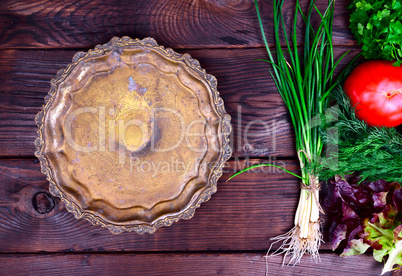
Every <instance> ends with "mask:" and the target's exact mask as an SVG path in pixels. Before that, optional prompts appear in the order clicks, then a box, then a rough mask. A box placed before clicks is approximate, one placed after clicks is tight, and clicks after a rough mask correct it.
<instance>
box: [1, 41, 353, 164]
mask: <svg viewBox="0 0 402 276" xmlns="http://www.w3.org/2000/svg"><path fill="white" fill-rule="evenodd" d="M350 49H351V50H352V52H351V53H350V54H349V55H348V56H347V58H346V59H345V60H344V62H342V63H341V64H340V66H339V68H343V67H344V66H345V63H346V62H347V61H349V60H350V59H351V58H353V57H354V56H355V54H356V53H357V51H358V49H356V48H349V47H345V48H338V49H337V55H338V56H339V55H340V54H342V53H344V52H346V51H347V50H350ZM75 52H76V51H67V50H46V51H40V50H2V51H0V99H1V100H0V156H9V157H12V156H33V153H34V151H35V148H34V144H33V143H34V140H35V137H36V129H37V127H36V125H35V122H34V118H35V115H36V114H37V113H38V112H39V111H40V109H41V106H42V105H43V103H44V100H43V98H44V97H45V95H47V93H48V91H49V89H50V79H51V78H53V77H54V76H55V75H56V73H57V71H58V70H60V69H62V68H64V67H65V66H66V65H67V64H68V63H70V62H71V59H72V56H73V55H74V53H75ZM179 52H181V53H184V52H188V53H190V54H191V55H192V56H193V57H194V58H196V59H198V60H199V61H200V63H201V65H202V67H203V68H204V69H206V71H207V72H208V73H209V74H212V75H214V76H216V78H217V80H218V90H219V91H220V94H221V96H222V98H223V99H224V101H225V106H226V110H227V112H228V113H229V114H230V115H231V116H232V125H233V134H232V136H231V140H232V141H231V143H232V148H233V149H234V153H233V156H235V157H269V156H275V157H294V156H295V155H296V153H295V149H294V138H293V133H292V128H291V126H290V123H289V118H288V115H287V112H286V108H285V107H284V105H283V102H282V99H281V98H280V96H279V94H278V93H277V90H276V87H275V85H274V82H273V80H272V79H271V77H270V76H269V66H268V65H267V63H265V62H261V61H256V59H258V58H264V57H265V56H266V53H265V51H264V49H262V48H256V49H209V50H186V51H184V50H179Z"/></svg>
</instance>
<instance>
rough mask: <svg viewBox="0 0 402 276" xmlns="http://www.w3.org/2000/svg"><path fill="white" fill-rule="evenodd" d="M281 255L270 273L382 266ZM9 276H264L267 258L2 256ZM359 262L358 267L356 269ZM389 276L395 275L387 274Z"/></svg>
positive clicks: (350, 273)
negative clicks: (286, 261)
mask: <svg viewBox="0 0 402 276" xmlns="http://www.w3.org/2000/svg"><path fill="white" fill-rule="evenodd" d="M281 262H282V259H281V256H276V257H270V258H268V272H269V274H268V275H289V276H291V275H295V276H312V275H313V276H319V275H326V276H338V275H342V276H370V275H373V276H374V275H380V274H381V263H374V262H373V260H372V257H371V256H367V255H363V256H353V257H349V258H340V257H338V256H336V255H334V254H328V253H325V254H322V255H321V263H319V264H314V263H312V261H311V260H309V257H308V256H305V257H303V259H302V263H301V264H300V265H297V266H285V267H282V266H281ZM0 263H1V264H2V271H3V272H7V274H9V275H13V274H14V275H42V274H45V275H66V274H72V275H155V276H157V275H163V276H164V275H186V276H187V275H205V276H210V275H230V276H233V275H242V276H243V275H250V276H252V275H256V276H257V275H258V276H261V275H265V271H266V264H265V256H264V255H263V254H257V253H251V254H234V253H230V254H213V253H190V254H188V253H182V254H174V253H172V254H124V255H117V254H52V255H47V254H46V255H30V254H29V255H17V254H12V255H1V256H0ZM356 264H358V265H356ZM384 275H385V276H389V275H391V273H387V274H384Z"/></svg>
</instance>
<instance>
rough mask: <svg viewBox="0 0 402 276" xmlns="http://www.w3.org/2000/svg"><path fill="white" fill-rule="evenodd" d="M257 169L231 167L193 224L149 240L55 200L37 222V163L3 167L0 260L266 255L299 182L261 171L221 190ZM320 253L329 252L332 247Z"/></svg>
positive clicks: (289, 220)
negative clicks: (27, 255) (83, 216)
mask: <svg viewBox="0 0 402 276" xmlns="http://www.w3.org/2000/svg"><path fill="white" fill-rule="evenodd" d="M262 162H267V160H258V159H249V160H243V161H240V160H237V161H235V160H232V161H230V162H228V163H227V166H226V167H225V170H224V175H223V176H222V178H221V179H220V181H219V183H218V192H217V193H216V194H214V195H213V196H212V198H211V200H210V201H208V202H206V203H204V204H202V205H201V207H200V208H199V209H197V211H196V212H195V216H194V218H192V219H191V220H181V221H179V222H177V223H174V224H173V225H172V226H170V227H164V228H161V229H158V230H157V231H156V233H155V234H152V235H150V234H145V235H140V234H136V233H122V234H120V235H113V234H111V233H110V232H109V231H108V230H107V229H105V228H101V227H99V226H93V225H92V224H90V223H89V222H88V221H86V220H77V219H75V218H74V216H73V214H71V213H69V212H67V210H66V208H65V206H64V204H63V203H61V202H60V200H58V199H57V198H56V199H55V202H56V206H55V207H54V209H52V210H51V211H50V212H48V213H44V214H40V213H39V212H37V211H36V210H35V208H34V207H35V206H34V205H33V204H32V198H33V197H34V196H35V195H36V194H37V193H38V192H47V189H48V182H47V181H46V179H45V177H44V175H43V174H42V173H41V172H40V165H39V164H38V162H37V161H36V160H0V225H1V227H0V240H1V241H2V242H1V243H0V253H12V252H42V251H44V252H62V251H64V252H70V251H76V252H84V251H108V252H110V251H114V252H120V251H187V250H191V251H207V250H247V251H248V250H261V251H264V250H267V249H268V248H269V245H270V242H269V238H270V237H273V236H276V235H279V234H282V233H284V232H286V231H287V230H290V228H292V227H293V216H294V212H295V208H296V204H297V201H298V196H299V183H298V180H297V179H295V178H294V177H292V176H290V175H288V174H287V173H284V172H283V171H280V170H279V169H277V168H273V167H265V168H262V169H254V170H253V171H250V172H247V173H244V174H242V175H239V176H237V177H236V178H234V179H232V180H231V181H229V182H225V181H226V179H227V178H228V177H229V176H230V175H232V174H233V173H234V172H237V171H238V170H240V169H242V168H245V167H246V166H250V165H253V164H257V163H262ZM270 162H275V163H276V164H277V165H280V166H283V167H285V168H287V169H289V170H291V171H293V172H296V173H297V172H298V169H299V167H298V165H297V163H296V162H294V161H291V160H284V161H273V160H271V161H270ZM324 228H326V226H325V225H324ZM325 235H326V234H325ZM326 240H327V241H328V238H327V235H326ZM322 248H323V249H329V248H330V244H329V243H328V242H327V243H326V244H324V246H323V247H322Z"/></svg>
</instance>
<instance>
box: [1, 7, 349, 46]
mask: <svg viewBox="0 0 402 276" xmlns="http://www.w3.org/2000/svg"><path fill="white" fill-rule="evenodd" d="M259 2H260V9H261V16H262V18H263V19H264V20H263V21H264V26H265V29H266V30H267V36H268V41H269V42H270V43H272V41H273V20H272V0H266V1H259ZM300 2H302V5H303V6H306V5H307V3H308V1H307V0H303V1H300ZM348 2H349V1H347V0H337V1H336V4H335V7H336V10H335V17H334V44H335V45H353V44H355V41H354V40H353V38H352V35H351V33H350V31H349V30H348V24H349V23H348V19H347V18H348V12H347V9H346V6H347V4H348ZM316 4H317V5H318V7H319V8H320V9H321V10H322V11H323V10H324V8H325V7H326V5H327V1H317V3H316ZM284 12H285V24H286V26H292V24H291V20H292V18H293V13H294V2H292V1H285V4H284ZM0 15H1V16H0V18H1V19H0V30H1V31H0V48H92V47H94V46H95V45H97V44H103V43H106V42H107V41H109V40H110V39H111V38H112V37H113V36H123V35H128V36H131V37H133V38H135V37H138V38H144V37H148V36H150V37H154V38H155V39H156V40H157V41H158V42H159V43H161V44H163V45H165V46H168V47H175V48H207V47H209V48H218V47H226V48H229V47H231V48H239V47H261V46H262V40H261V33H260V30H259V26H258V21H257V15H256V11H255V7H254V1H248V0H241V1H207V0H202V1H192V0H177V1H159V0H148V1H123V2H121V1H101V0H84V1H64V0H52V1H50V0H40V1H37V0H28V1H15V0H3V1H2V3H1V5H0ZM298 26H302V24H298ZM299 28H300V27H299ZM297 32H298V34H301V33H302V30H301V29H298V30H297Z"/></svg>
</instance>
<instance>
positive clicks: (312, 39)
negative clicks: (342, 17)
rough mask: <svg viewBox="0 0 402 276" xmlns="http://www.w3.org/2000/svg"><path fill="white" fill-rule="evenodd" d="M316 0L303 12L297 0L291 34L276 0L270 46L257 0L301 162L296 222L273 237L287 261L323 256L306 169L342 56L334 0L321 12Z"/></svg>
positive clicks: (319, 144)
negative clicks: (337, 54)
mask: <svg viewBox="0 0 402 276" xmlns="http://www.w3.org/2000/svg"><path fill="white" fill-rule="evenodd" d="M315 2H316V1H311V2H310V4H309V7H308V9H307V11H306V12H305V13H304V12H303V11H302V7H301V6H300V3H299V1H296V7H295V12H294V18H293V22H292V26H291V29H292V30H291V34H290V36H289V37H288V33H287V31H286V28H285V21H284V16H283V13H282V9H283V4H284V0H274V1H273V13H274V14H273V20H274V32H275V36H274V37H275V50H271V49H270V48H269V45H268V42H267V39H266V36H265V32H264V27H263V24H262V20H261V16H260V12H259V8H258V3H257V0H255V6H256V10H257V15H258V21H259V25H260V29H261V33H262V39H263V41H264V44H265V48H266V51H267V53H268V59H267V60H264V61H266V62H268V63H270V64H271V65H272V70H271V71H270V73H271V76H272V77H273V79H274V81H275V84H276V87H277V89H278V91H279V93H280V95H281V97H282V99H283V101H284V103H285V105H286V107H287V109H288V111H289V115H290V118H291V121H292V124H293V127H294V131H295V139H296V150H297V153H298V159H299V161H300V167H301V175H296V174H293V173H292V175H294V176H297V177H298V178H300V179H301V193H300V198H299V204H298V207H297V211H296V215H295V220H294V227H293V229H291V230H290V231H289V232H287V233H286V234H283V235H281V236H278V237H275V238H273V239H272V240H273V241H275V242H282V244H281V246H280V247H279V248H278V250H277V251H276V252H277V253H284V254H285V256H284V262H285V260H286V259H287V257H289V261H288V263H289V264H291V263H293V264H297V263H298V262H300V260H301V257H302V256H303V255H304V254H305V253H307V254H310V255H311V256H312V257H313V259H314V260H315V261H318V260H319V253H318V249H319V247H320V244H321V242H322V234H321V227H320V211H322V209H321V207H320V204H319V190H320V183H319V179H318V176H317V174H315V173H314V171H306V169H304V167H305V165H307V164H309V163H312V162H315V161H316V160H317V158H320V157H321V156H322V154H323V147H324V142H323V139H322V137H321V135H320V129H319V127H318V125H320V120H321V119H320V118H322V117H321V115H323V114H324V112H325V110H326V108H328V107H329V100H328V95H329V94H330V92H331V90H332V89H333V88H334V87H335V86H336V84H337V82H336V79H335V78H334V70H335V68H336V66H337V65H338V64H339V61H340V60H341V59H342V58H343V56H344V55H343V56H342V57H341V58H340V59H338V61H336V62H335V60H334V53H333V45H332V22H333V15H334V1H328V6H327V8H326V10H325V11H323V12H321V11H320V10H319V9H318V8H317V7H316V5H315ZM313 14H314V15H315V14H317V15H318V16H319V19H320V21H319V25H318V26H317V27H316V28H314V26H313V25H312V23H311V19H312V16H313ZM317 15H315V16H317ZM299 19H301V20H302V22H304V24H303V26H304V27H303V28H304V41H303V42H301V43H300V45H302V46H300V47H298V39H297V35H296V34H297V33H298V32H299V33H300V31H299V29H298V28H299V26H300V22H299ZM280 31H281V32H282V34H283V38H284V39H285V44H284V45H281V41H280V34H279V32H280ZM274 53H275V54H276V58H274ZM317 120H318V123H317ZM267 165H268V166H269V165H270V164H261V165H256V166H252V167H249V168H246V169H244V170H242V171H240V172H238V173H236V174H234V175H233V176H232V177H234V176H236V175H238V174H240V173H243V172H245V171H247V170H249V169H252V168H255V167H258V166H267ZM272 166H275V167H277V166H276V165H272Z"/></svg>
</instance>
